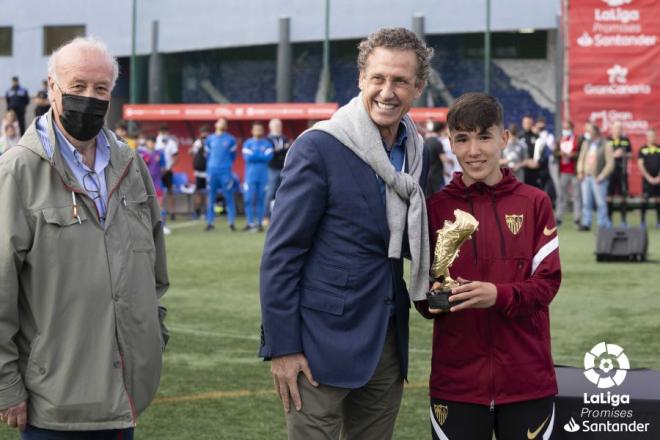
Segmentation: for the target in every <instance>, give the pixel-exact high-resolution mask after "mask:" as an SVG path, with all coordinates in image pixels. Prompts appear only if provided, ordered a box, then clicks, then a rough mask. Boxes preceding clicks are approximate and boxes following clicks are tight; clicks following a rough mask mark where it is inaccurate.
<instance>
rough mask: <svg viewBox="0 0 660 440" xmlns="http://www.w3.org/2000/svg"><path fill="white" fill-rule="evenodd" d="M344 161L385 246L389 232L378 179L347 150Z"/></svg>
mask: <svg viewBox="0 0 660 440" xmlns="http://www.w3.org/2000/svg"><path fill="white" fill-rule="evenodd" d="M344 161H345V162H346V165H347V166H348V169H349V170H350V172H351V174H352V175H353V179H354V180H355V183H356V184H357V187H358V188H359V189H360V192H361V193H362V196H363V197H364V202H365V203H366V204H367V206H368V207H369V211H370V212H373V213H374V217H373V218H374V220H375V222H376V224H377V225H378V229H379V230H380V232H381V235H382V237H383V240H384V241H385V244H386V245H387V243H389V241H390V231H389V227H388V226H387V212H386V207H385V201H384V200H383V197H382V196H381V194H380V184H379V182H378V179H379V177H377V174H376V172H375V171H374V170H373V169H372V168H371V167H370V166H369V165H367V164H366V163H365V162H364V161H362V160H361V159H360V158H359V157H357V156H356V155H355V153H353V152H352V151H350V150H349V149H348V148H346V149H345V150H344Z"/></svg>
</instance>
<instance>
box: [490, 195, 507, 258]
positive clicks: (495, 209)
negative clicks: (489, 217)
mask: <svg viewBox="0 0 660 440" xmlns="http://www.w3.org/2000/svg"><path fill="white" fill-rule="evenodd" d="M490 200H491V202H492V204H493V214H494V215H495V222H496V223H497V231H498V232H499V233H500V256H502V257H504V256H506V248H505V246H504V233H503V232H502V224H501V223H500V217H499V215H498V214H497V204H496V203H495V194H493V196H492V198H491V199H490Z"/></svg>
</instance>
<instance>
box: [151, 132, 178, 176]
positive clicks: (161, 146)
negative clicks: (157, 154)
mask: <svg viewBox="0 0 660 440" xmlns="http://www.w3.org/2000/svg"><path fill="white" fill-rule="evenodd" d="M156 151H163V153H164V154H165V168H166V169H167V170H171V169H172V165H174V156H176V155H177V154H179V144H178V143H177V141H176V138H175V137H174V136H172V135H171V134H170V135H167V137H165V136H163V135H162V134H159V135H158V137H156Z"/></svg>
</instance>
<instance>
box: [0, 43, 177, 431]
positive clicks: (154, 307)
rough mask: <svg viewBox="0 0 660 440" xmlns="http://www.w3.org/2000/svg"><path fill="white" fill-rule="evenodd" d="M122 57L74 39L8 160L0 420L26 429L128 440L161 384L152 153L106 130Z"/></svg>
mask: <svg viewBox="0 0 660 440" xmlns="http://www.w3.org/2000/svg"><path fill="white" fill-rule="evenodd" d="M117 74H118V68H117V61H116V60H115V59H114V58H113V57H112V56H111V55H110V54H109V53H108V51H107V49H106V47H105V45H104V44H103V43H101V42H100V41H98V40H94V39H88V38H77V39H75V40H73V41H72V42H70V43H68V44H66V45H65V46H63V47H61V48H60V49H58V50H57V51H55V52H54V53H53V55H52V56H51V58H50V61H49V65H48V93H49V99H50V102H51V104H52V108H51V110H49V111H48V113H46V114H45V115H43V116H41V117H39V118H37V119H35V121H34V122H33V123H32V125H31V126H30V127H29V129H28V130H27V132H26V133H25V135H24V136H23V137H22V138H21V140H20V142H19V144H18V146H16V147H15V148H12V149H11V150H9V151H8V152H7V153H6V154H4V155H2V157H1V158H0V206H2V210H0V224H2V231H3V232H2V234H0V410H1V411H0V416H1V417H2V420H3V421H5V422H6V423H7V424H8V425H9V426H11V427H18V428H19V429H20V430H21V431H23V432H22V438H23V439H80V438H85V439H110V438H112V439H116V438H122V439H130V438H132V436H133V427H134V426H135V424H136V419H137V417H138V415H139V414H140V413H141V412H142V411H143V410H144V409H145V408H146V407H147V406H148V405H149V403H150V402H151V400H152V398H153V396H154V394H155V392H156V389H157V388H158V385H159V381H160V372H161V366H162V352H163V349H164V347H165V343H166V342H167V331H166V329H165V327H164V325H163V320H164V318H165V309H164V308H163V307H162V306H160V303H159V299H160V298H161V297H162V296H163V294H164V293H165V291H166V290H167V287H168V279H167V267H166V261H165V244H164V240H163V232H162V227H161V220H160V209H159V207H158V203H157V202H156V199H155V197H154V187H153V184H152V183H151V179H150V177H149V171H148V170H147V168H146V166H145V164H144V162H143V161H142V160H141V159H139V158H138V156H136V154H135V153H134V152H133V151H132V150H131V149H129V148H128V147H127V146H126V145H125V144H123V143H121V141H120V140H118V139H117V138H116V137H115V135H114V134H113V133H112V132H110V131H108V130H107V129H105V128H103V125H104V119H105V115H106V113H107V110H108V104H109V102H110V94H111V91H112V88H113V86H114V84H115V80H116V79H117Z"/></svg>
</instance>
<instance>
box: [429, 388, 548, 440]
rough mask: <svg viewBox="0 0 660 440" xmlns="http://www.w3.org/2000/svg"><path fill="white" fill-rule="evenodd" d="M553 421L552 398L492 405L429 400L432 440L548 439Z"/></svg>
mask: <svg viewBox="0 0 660 440" xmlns="http://www.w3.org/2000/svg"><path fill="white" fill-rule="evenodd" d="M554 423H555V399H554V397H546V398H543V399H537V400H527V401H524V402H516V403H509V404H506V405H495V406H494V407H493V408H490V407H489V406H486V405H475V404H472V403H461V402H451V401H447V400H438V399H431V433H432V436H433V439H434V440H457V439H460V440H491V439H492V438H493V432H494V433H495V436H496V437H497V438H498V439H504V440H510V439H511V440H516V439H531V440H533V439H538V440H541V439H550V438H551V437H550V435H551V434H552V429H553V427H554Z"/></svg>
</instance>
